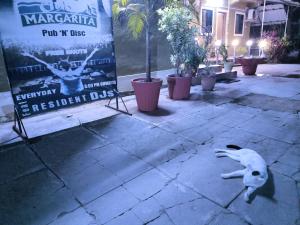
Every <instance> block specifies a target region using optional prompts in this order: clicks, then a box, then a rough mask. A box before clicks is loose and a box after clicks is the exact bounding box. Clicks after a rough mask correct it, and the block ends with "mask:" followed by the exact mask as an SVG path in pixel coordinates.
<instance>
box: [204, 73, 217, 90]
mask: <svg viewBox="0 0 300 225" xmlns="http://www.w3.org/2000/svg"><path fill="white" fill-rule="evenodd" d="M215 84H216V77H215V76H202V77H201V86H202V90H203V91H213V90H214V87H215Z"/></svg>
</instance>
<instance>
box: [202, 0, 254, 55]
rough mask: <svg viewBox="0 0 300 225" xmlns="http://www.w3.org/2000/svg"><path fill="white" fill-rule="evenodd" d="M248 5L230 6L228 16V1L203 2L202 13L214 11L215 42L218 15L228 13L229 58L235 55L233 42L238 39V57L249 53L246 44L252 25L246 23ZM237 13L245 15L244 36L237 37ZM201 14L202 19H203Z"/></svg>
mask: <svg viewBox="0 0 300 225" xmlns="http://www.w3.org/2000/svg"><path fill="white" fill-rule="evenodd" d="M247 7H248V5H247V3H244V2H239V1H235V3H234V4H230V11H229V15H228V0H203V1H201V12H202V9H212V10H213V12H214V13H213V15H214V17H213V35H214V40H216V30H217V26H218V24H217V13H218V12H219V11H221V12H226V16H227V17H228V16H229V17H228V18H227V20H228V21H227V26H226V35H225V36H226V37H225V39H226V43H225V44H226V45H227V46H228V52H229V56H232V55H233V47H232V44H231V43H232V41H233V40H235V39H237V40H238V41H239V46H238V47H237V49H236V55H237V56H239V55H241V54H246V53H247V48H246V42H247V40H249V34H250V23H249V22H246V21H245V20H246V16H247V15H246V11H247ZM235 13H243V14H245V17H244V32H243V35H235V34H234V28H235ZM201 16H202V15H201V14H200V18H201Z"/></svg>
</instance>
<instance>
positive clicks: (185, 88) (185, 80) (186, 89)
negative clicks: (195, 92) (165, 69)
mask: <svg viewBox="0 0 300 225" xmlns="http://www.w3.org/2000/svg"><path fill="white" fill-rule="evenodd" d="M167 80H168V89H169V97H170V98H171V99H174V100H181V99H187V98H189V96H190V89H191V83H192V77H176V76H175V75H169V76H168V79H167Z"/></svg>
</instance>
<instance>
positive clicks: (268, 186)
mask: <svg viewBox="0 0 300 225" xmlns="http://www.w3.org/2000/svg"><path fill="white" fill-rule="evenodd" d="M268 175H269V178H268V180H267V183H265V185H264V186H262V187H261V188H259V189H257V190H256V191H255V192H254V194H252V195H251V196H250V201H249V203H251V202H252V201H253V200H254V199H255V197H256V196H257V195H260V196H263V197H265V198H268V199H270V200H271V201H272V202H274V203H276V202H277V200H276V199H274V198H273V197H274V194H275V185H274V178H273V174H272V172H271V171H270V170H269V169H268Z"/></svg>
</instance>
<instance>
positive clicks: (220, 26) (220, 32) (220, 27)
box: [216, 12, 226, 43]
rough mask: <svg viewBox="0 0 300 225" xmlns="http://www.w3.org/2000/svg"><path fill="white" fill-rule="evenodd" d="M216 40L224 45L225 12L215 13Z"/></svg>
mask: <svg viewBox="0 0 300 225" xmlns="http://www.w3.org/2000/svg"><path fill="white" fill-rule="evenodd" d="M216 33H217V40H221V41H222V43H225V39H226V12H218V13H217V32H216Z"/></svg>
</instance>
